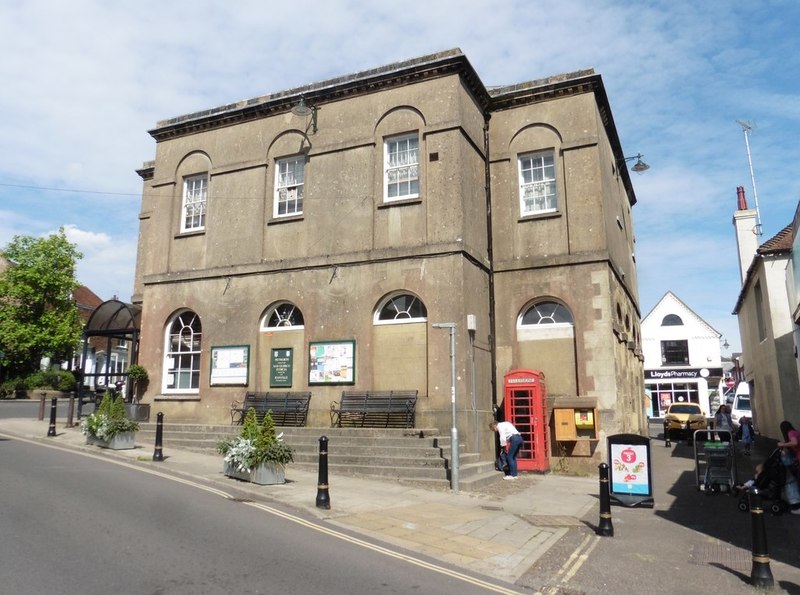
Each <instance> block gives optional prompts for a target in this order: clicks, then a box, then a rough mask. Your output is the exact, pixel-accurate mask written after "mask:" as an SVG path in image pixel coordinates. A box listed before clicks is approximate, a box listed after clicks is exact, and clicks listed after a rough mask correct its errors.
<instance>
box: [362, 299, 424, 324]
mask: <svg viewBox="0 0 800 595" xmlns="http://www.w3.org/2000/svg"><path fill="white" fill-rule="evenodd" d="M427 318H428V310H427V308H425V304H423V303H422V300H420V299H419V298H418V297H417V296H415V295H412V294H410V293H397V294H394V295H391V296H389V297H388V298H386V299H385V300H384V301H383V302H382V303H381V304H380V305H379V306H378V308H377V310H376V312H375V324H397V323H405V322H425V321H426V320H427Z"/></svg>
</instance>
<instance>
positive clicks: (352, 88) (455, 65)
mask: <svg viewBox="0 0 800 595" xmlns="http://www.w3.org/2000/svg"><path fill="white" fill-rule="evenodd" d="M453 74H457V75H459V76H460V77H461V79H462V80H463V81H464V84H465V86H466V88H467V89H469V90H470V92H471V93H472V95H473V96H474V97H475V99H476V101H477V102H478V104H479V105H480V106H481V107H482V108H483V109H486V108H487V107H488V104H489V93H488V92H487V91H486V88H485V87H484V86H483V83H482V82H481V80H480V78H479V77H478V75H477V73H476V72H475V69H474V68H472V65H471V64H470V63H469V61H468V60H467V58H466V56H465V55H464V54H463V53H462V52H461V50H459V49H453V50H448V51H445V52H439V53H437V54H430V55H428V56H422V57H420V58H415V59H413V60H406V61H404V62H398V63H395V64H390V65H387V66H382V67H380V68H374V69H371V70H366V71H363V72H358V73H355V74H352V75H348V76H343V77H338V78H335V79H330V80H327V81H322V82H319V83H313V84H310V85H306V86H303V87H297V88H295V89H289V90H286V91H281V92H279V93H274V94H271V95H265V96H262V97H256V98H254V99H248V100H245V101H240V102H237V103H231V104H228V105H224V106H221V107H217V108H212V109H209V110H204V111H201V112H195V113H192V114H187V115H185V116H179V117H176V118H171V119H169V120H164V121H161V122H159V123H158V125H157V127H156V128H154V129H152V130H150V131H149V133H150V135H151V136H152V137H153V138H154V139H156V141H163V140H167V139H170V138H176V137H180V136H185V135H188V134H194V133H197V132H202V131H205V130H210V129H214V128H220V127H223V126H231V125H234V124H239V123H242V122H248V121H252V120H257V119H261V118H266V117H269V116H274V115H277V114H283V113H286V112H288V111H290V110H291V108H292V107H293V106H294V105H296V104H297V102H298V101H299V100H300V97H301V96H302V97H304V99H305V101H306V103H308V104H309V105H314V106H317V107H322V106H324V105H325V104H326V103H330V102H333V101H339V100H342V99H345V98H347V97H354V96H358V95H367V94H370V93H376V92H379V91H383V90H386V89H391V88H396V87H403V86H406V85H409V84H413V83H417V82H420V81H424V80H428V79H436V78H441V77H444V76H451V75H453Z"/></svg>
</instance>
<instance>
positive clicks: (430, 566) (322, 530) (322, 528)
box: [245, 502, 521, 595]
mask: <svg viewBox="0 0 800 595" xmlns="http://www.w3.org/2000/svg"><path fill="white" fill-rule="evenodd" d="M245 504H247V505H248V506H252V507H254V508H259V509H261V510H263V511H265V512H268V513H270V514H272V515H275V516H279V517H281V518H283V519H286V520H287V521H291V522H293V523H297V524H298V525H303V526H304V527H307V528H309V529H313V530H315V531H319V532H320V533H325V534H326V535H329V536H331V537H335V538H337V539H341V540H343V541H347V542H349V543H352V544H354V545H358V546H360V547H363V548H366V549H369V550H372V551H374V552H377V553H379V554H383V555H384V556H389V557H390V558H395V559H397V560H403V561H404V562H408V563H409V564H414V565H415V566H419V567H421V568H425V569H427V570H431V571H433V572H438V573H439V574H444V575H446V576H449V577H451V578H455V579H458V580H461V581H464V582H467V583H470V584H473V585H476V586H479V587H483V588H484V589H487V590H489V591H493V592H494V593H505V594H508V595H512V594H513V595H520V593H521V591H515V590H512V589H510V588H506V587H503V586H500V585H494V584H492V583H488V582H486V581H483V580H481V579H478V578H474V577H471V576H468V575H466V574H462V573H460V572H458V571H456V570H451V569H449V568H444V567H443V566H439V565H438V564H433V563H431V562H426V561H425V560H420V559H419V558H415V557H413V556H408V555H406V554H401V553H399V552H395V551H393V550H390V549H388V548H385V547H383V546H380V545H376V544H373V543H370V542H368V541H364V540H363V539H359V538H358V537H352V536H350V535H346V534H344V533H342V532H340V531H337V530H336V529H331V528H329V527H325V526H323V525H319V524H317V523H315V522H313V521H308V520H306V519H303V518H300V517H298V516H295V515H293V514H290V513H287V512H283V511H281V510H278V509H276V508H273V507H271V506H268V505H266V504H260V503H258V502H246V503H245Z"/></svg>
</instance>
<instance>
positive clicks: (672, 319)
mask: <svg viewBox="0 0 800 595" xmlns="http://www.w3.org/2000/svg"><path fill="white" fill-rule="evenodd" d="M661 326H683V320H681V317H680V316H678V315H677V314H667V315H666V316H664V320H662V321H661Z"/></svg>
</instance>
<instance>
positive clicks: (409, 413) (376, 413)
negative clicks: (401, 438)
mask: <svg viewBox="0 0 800 595" xmlns="http://www.w3.org/2000/svg"><path fill="white" fill-rule="evenodd" d="M416 406H417V391H415V390H394V391H344V392H342V398H341V400H340V401H334V402H333V403H331V426H336V427H340V428H341V427H343V426H353V427H359V428H413V427H414V423H415V411H416Z"/></svg>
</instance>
